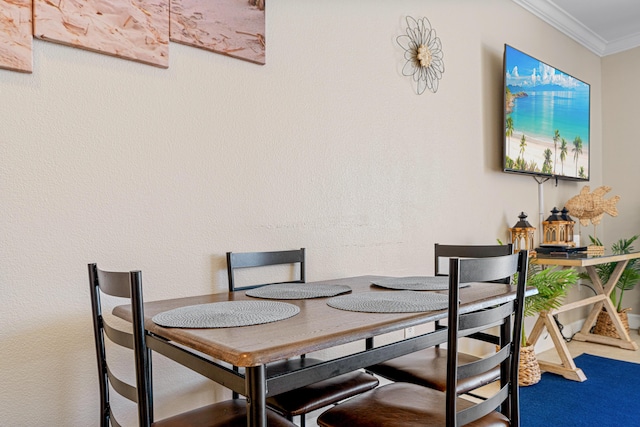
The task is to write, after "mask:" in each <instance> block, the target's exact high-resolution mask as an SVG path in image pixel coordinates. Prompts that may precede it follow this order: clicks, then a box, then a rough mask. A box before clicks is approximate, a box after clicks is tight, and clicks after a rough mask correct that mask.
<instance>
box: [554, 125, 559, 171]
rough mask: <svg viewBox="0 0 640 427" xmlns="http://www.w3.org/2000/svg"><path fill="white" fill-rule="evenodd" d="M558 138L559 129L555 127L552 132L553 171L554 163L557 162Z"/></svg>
mask: <svg viewBox="0 0 640 427" xmlns="http://www.w3.org/2000/svg"><path fill="white" fill-rule="evenodd" d="M559 140H560V131H559V130H558V129H556V132H555V133H554V134H553V173H554V174H555V173H556V163H557V162H558V141H559Z"/></svg>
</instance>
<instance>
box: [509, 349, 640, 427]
mask: <svg viewBox="0 0 640 427" xmlns="http://www.w3.org/2000/svg"><path fill="white" fill-rule="evenodd" d="M574 360H575V363H576V366H578V368H581V369H582V370H583V371H584V374H585V375H586V377H587V380H586V381H584V382H577V381H572V380H567V379H565V378H563V377H561V376H560V375H555V374H550V373H544V374H542V379H541V380H540V382H539V383H538V384H534V385H532V386H527V387H520V414H521V418H520V419H521V423H520V425H521V427H553V426H563V427H565V426H566V427H582V426H584V427H592V426H598V427H608V426H625V427H629V426H636V427H638V426H640V364H638V363H630V362H621V361H619V360H613V359H607V358H605V357H599V356H592V355H590V354H583V355H580V356H578V357H576V358H575V359H574Z"/></svg>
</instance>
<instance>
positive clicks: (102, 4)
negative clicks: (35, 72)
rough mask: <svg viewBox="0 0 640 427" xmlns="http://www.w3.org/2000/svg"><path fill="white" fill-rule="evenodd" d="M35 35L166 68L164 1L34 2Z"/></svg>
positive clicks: (166, 15)
mask: <svg viewBox="0 0 640 427" xmlns="http://www.w3.org/2000/svg"><path fill="white" fill-rule="evenodd" d="M33 19H34V35H35V37H37V38H39V39H42V40H48V41H52V42H57V43H62V44H66V45H69V46H73V47H78V48H81V49H87V50H91V51H95V52H99V53H104V54H108V55H113V56H116V57H119V58H124V59H130V60H134V61H139V62H142V63H145V64H149V65H154V66H157V67H162V68H167V67H168V66H169V0H91V1H83V0H34V18H33Z"/></svg>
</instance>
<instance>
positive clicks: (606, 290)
mask: <svg viewBox="0 0 640 427" xmlns="http://www.w3.org/2000/svg"><path fill="white" fill-rule="evenodd" d="M628 263H629V261H628V260H625V261H620V262H618V264H617V265H616V267H615V268H614V270H613V272H612V273H611V277H610V278H609V281H608V282H607V283H606V285H604V286H602V282H601V281H600V278H599V276H598V274H597V271H596V269H595V267H594V266H589V267H585V268H586V270H587V272H588V273H589V278H590V279H591V282H592V283H593V285H594V288H595V290H596V293H597V294H602V295H604V296H605V297H606V298H603V299H602V301H600V302H598V303H596V304H594V306H593V308H592V309H591V312H590V313H589V316H588V317H587V319H586V320H585V322H584V325H582V329H581V330H580V332H578V333H577V334H575V335H574V337H573V339H574V340H576V341H587V342H594V343H598V344H606V345H610V346H615V347H620V348H624V349H627V350H638V344H636V343H635V342H634V341H632V340H631V337H630V336H629V334H628V333H627V330H626V328H625V327H624V325H623V324H622V320H620V316H618V312H617V310H616V307H614V306H613V303H612V302H611V299H610V295H611V292H612V291H613V289H614V288H615V286H616V283H618V280H619V279H620V276H621V275H622V272H623V271H624V269H625V267H626V266H627V264H628ZM603 307H604V309H605V312H606V313H607V315H608V316H609V317H610V318H611V322H612V323H613V325H614V326H615V328H616V331H617V332H618V336H619V337H620V338H613V337H607V336H604V335H598V334H592V333H591V328H592V327H593V325H594V324H595V322H596V320H597V318H598V315H599V314H600V312H601V311H602V308H603Z"/></svg>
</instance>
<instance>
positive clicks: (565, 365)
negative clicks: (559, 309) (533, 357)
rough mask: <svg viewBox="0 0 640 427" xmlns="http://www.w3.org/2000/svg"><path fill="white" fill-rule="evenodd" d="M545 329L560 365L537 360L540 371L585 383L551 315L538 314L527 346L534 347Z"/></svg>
mask: <svg viewBox="0 0 640 427" xmlns="http://www.w3.org/2000/svg"><path fill="white" fill-rule="evenodd" d="M545 328H546V329H547V331H548V332H549V335H550V336H551V340H552V341H553V345H554V348H555V350H556V352H557V353H558V356H560V363H551V362H545V361H542V360H538V364H539V365H540V369H542V370H543V371H546V372H552V373H554V374H558V375H562V376H563V377H564V378H567V379H569V380H573V381H579V382H582V381H585V380H586V379H587V377H586V375H585V374H584V372H582V369H580V368H578V367H577V366H576V364H575V363H574V362H573V357H572V356H571V353H569V348H568V347H567V345H566V343H565V341H564V337H563V336H562V332H560V329H558V325H557V324H556V321H555V319H554V318H553V315H552V314H551V313H549V312H546V311H543V312H540V314H539V316H538V318H537V319H536V323H535V325H533V329H532V330H531V334H530V337H529V341H527V345H535V343H536V342H537V341H538V339H539V338H540V336H541V334H542V331H543V330H544V329H545Z"/></svg>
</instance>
